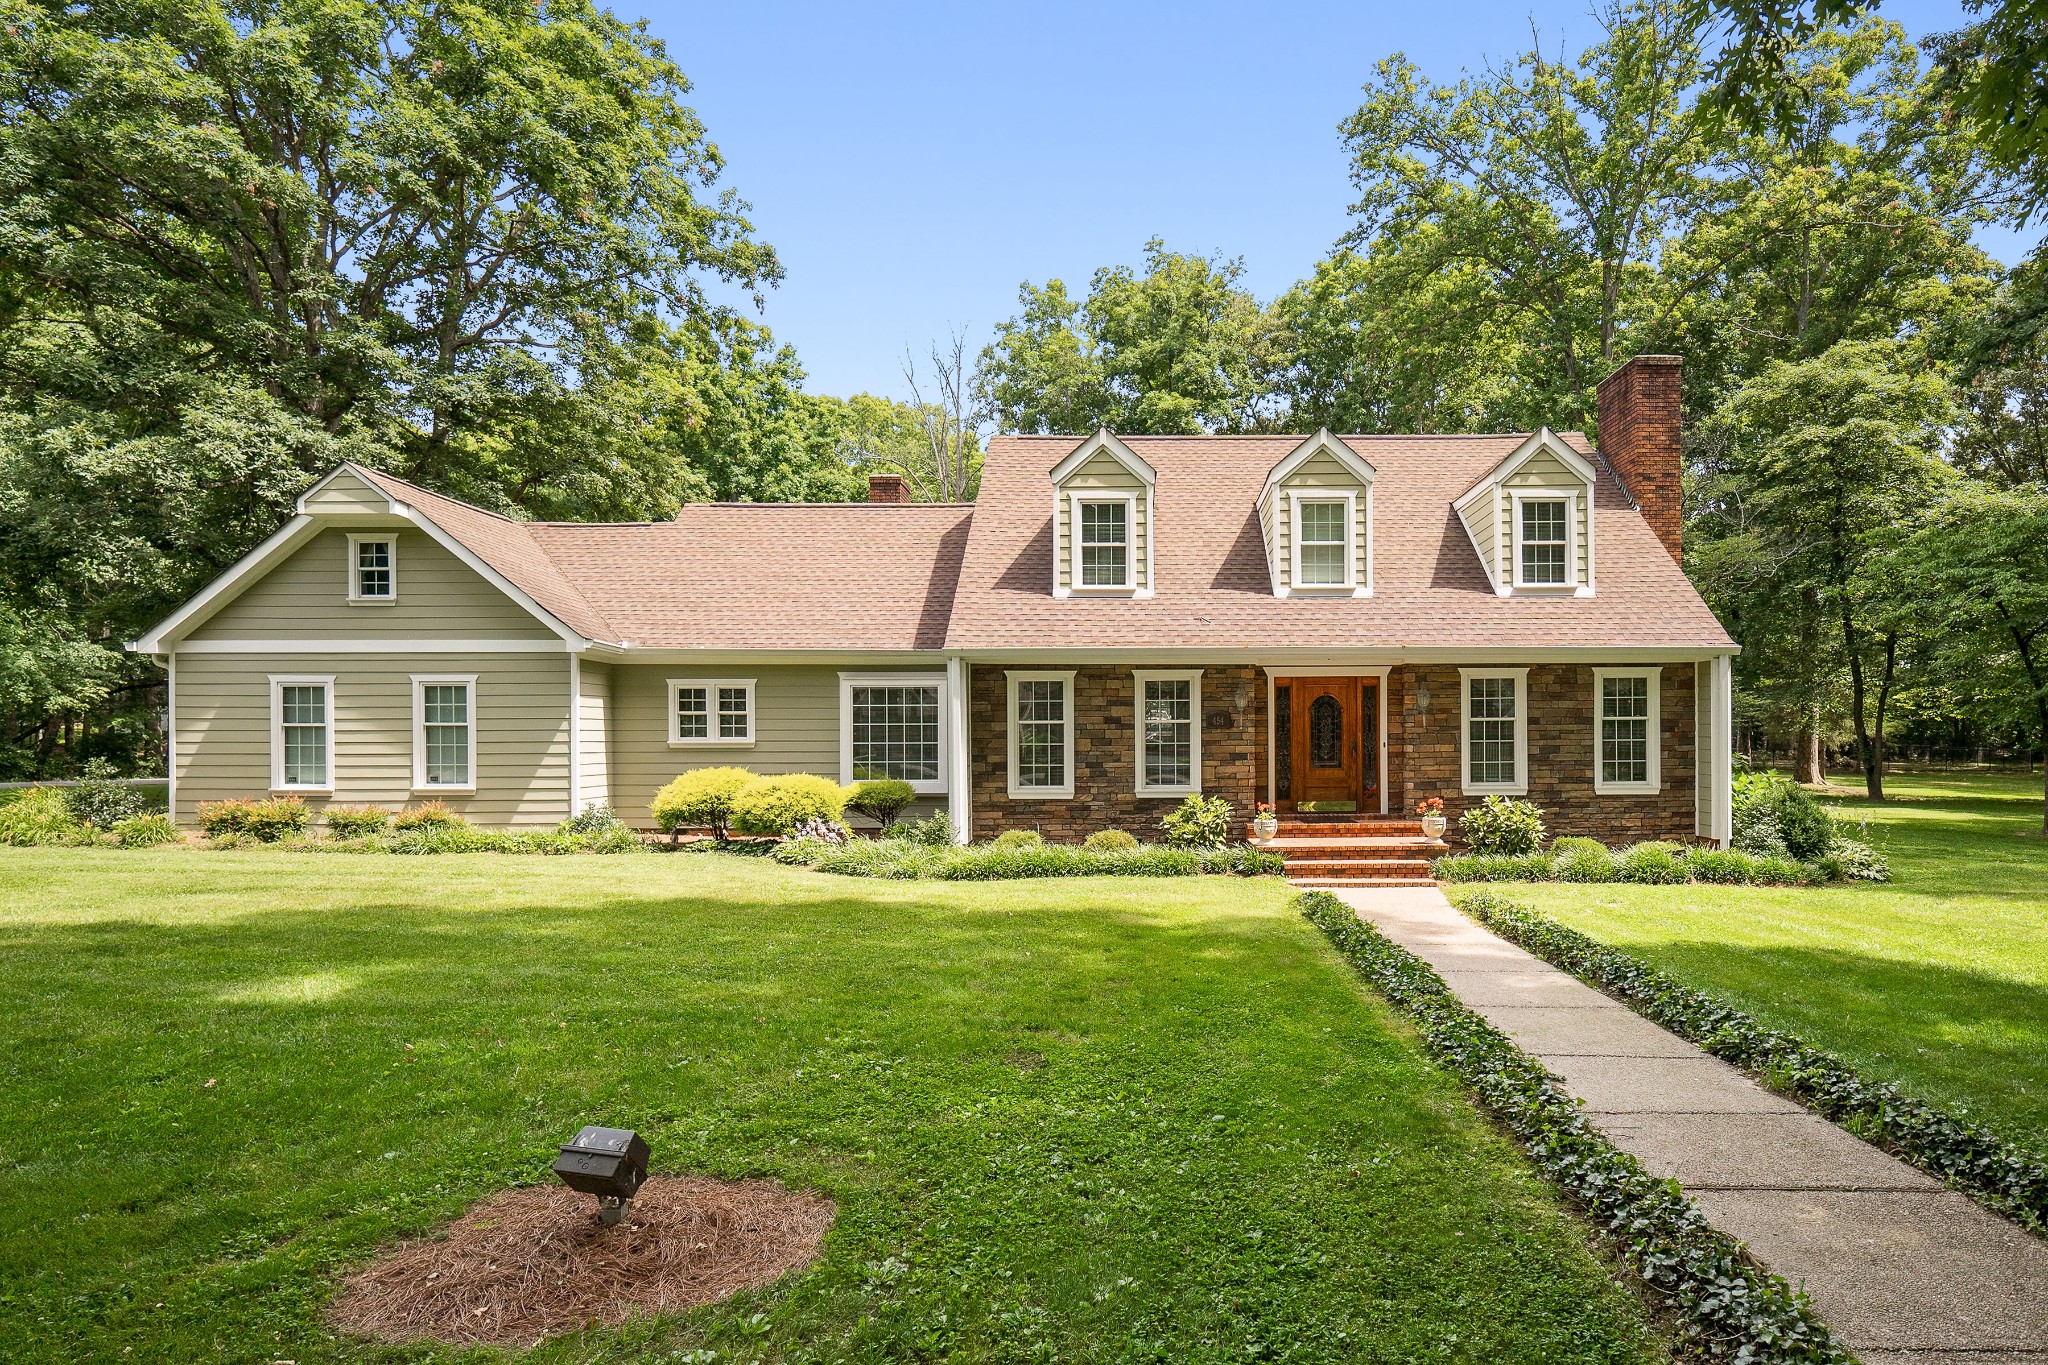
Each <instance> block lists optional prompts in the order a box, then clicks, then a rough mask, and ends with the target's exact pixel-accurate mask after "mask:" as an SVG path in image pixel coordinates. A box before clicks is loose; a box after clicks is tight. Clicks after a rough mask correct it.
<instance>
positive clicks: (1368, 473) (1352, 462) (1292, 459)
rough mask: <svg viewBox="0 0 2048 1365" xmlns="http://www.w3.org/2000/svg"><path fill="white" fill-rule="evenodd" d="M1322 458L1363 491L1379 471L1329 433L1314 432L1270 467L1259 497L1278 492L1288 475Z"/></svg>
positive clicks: (1326, 431)
mask: <svg viewBox="0 0 2048 1365" xmlns="http://www.w3.org/2000/svg"><path fill="white" fill-rule="evenodd" d="M1322 454H1328V455H1330V456H1331V457H1332V458H1334V459H1335V460H1336V461H1337V463H1338V464H1340V465H1343V466H1344V469H1345V472H1346V473H1348V474H1350V475H1351V477H1353V478H1354V479H1357V480H1358V481H1359V482H1360V483H1362V484H1364V485H1365V486H1366V487H1367V488H1370V487H1372V481H1373V480H1374V479H1376V478H1378V477H1379V471H1378V470H1377V469H1374V468H1373V467H1372V463H1371V461H1369V460H1367V459H1366V458H1365V457H1364V456H1363V455H1360V454H1359V453H1358V452H1357V451H1355V450H1353V449H1352V448H1351V447H1350V446H1348V445H1345V444H1344V442H1343V441H1342V440H1340V439H1338V438H1337V437H1335V436H1332V435H1331V434H1330V429H1329V428H1328V427H1324V428H1322V429H1321V430H1319V431H1318V432H1316V434H1315V435H1313V436H1311V437H1309V438H1308V439H1307V440H1306V441H1303V442H1302V443H1301V444H1300V445H1298V446H1296V447H1295V448H1294V449H1293V450H1291V451H1289V452H1288V453H1287V455H1286V457H1285V458H1283V459H1282V460H1281V461H1280V463H1278V464H1276V465H1274V466H1273V468H1272V469H1271V470H1270V471H1268V472H1267V474H1266V484H1265V487H1264V488H1263V489H1261V490H1260V493H1259V496H1260V497H1262V498H1263V497H1264V496H1266V494H1268V493H1270V492H1272V491H1273V490H1274V489H1275V488H1278V487H1279V486H1280V483H1281V481H1282V480H1284V479H1285V478H1287V476H1288V475H1290V474H1292V473H1293V472H1294V471H1295V470H1297V469H1299V468H1301V467H1302V466H1303V465H1305V464H1307V463H1308V462H1309V461H1310V460H1312V459H1314V458H1315V457H1316V456H1318V455H1322Z"/></svg>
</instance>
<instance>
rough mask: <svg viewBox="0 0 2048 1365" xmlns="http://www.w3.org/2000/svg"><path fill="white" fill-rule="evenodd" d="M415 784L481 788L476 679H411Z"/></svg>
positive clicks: (427, 787)
mask: <svg viewBox="0 0 2048 1365" xmlns="http://www.w3.org/2000/svg"><path fill="white" fill-rule="evenodd" d="M412 785H413V787H414V789H415V790H420V791H429V790H431V791H475V790H476V678H475V677H474V676H468V677H415V678H413V680H412Z"/></svg>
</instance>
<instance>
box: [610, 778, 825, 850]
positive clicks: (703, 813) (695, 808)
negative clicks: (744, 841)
mask: <svg viewBox="0 0 2048 1365" xmlns="http://www.w3.org/2000/svg"><path fill="white" fill-rule="evenodd" d="M760 780H761V778H760V776H759V774H756V773H751V772H748V771H747V770H746V769H745V768H699V769H697V770H696V771H695V772H688V773H684V774H683V775H682V776H681V777H678V778H677V779H676V780H675V781H673V782H671V783H669V784H668V785H667V786H666V787H663V788H662V789H661V790H660V791H658V792H656V793H655V794H654V803H653V804H652V805H650V806H649V807H648V811H649V813H650V814H652V815H653V816H654V824H655V827H656V828H657V829H659V830H660V831H661V832H662V833H663V834H674V833H675V832H676V831H677V830H679V829H683V828H685V827H690V828H704V829H709V830H710V831H711V832H712V833H713V834H714V835H716V836H717V837H718V838H720V839H723V838H724V837H725V832H726V830H727V829H728V828H730V827H731V825H732V803H733V798H734V797H736V796H738V795H739V794H740V793H741V792H742V791H744V790H746V789H747V788H748V787H751V786H752V785H753V784H754V783H756V782H759V781H760ZM834 785H837V784H834ZM833 818H834V819H837V818H838V817H837V816H836V815H835V816H834V817H833Z"/></svg>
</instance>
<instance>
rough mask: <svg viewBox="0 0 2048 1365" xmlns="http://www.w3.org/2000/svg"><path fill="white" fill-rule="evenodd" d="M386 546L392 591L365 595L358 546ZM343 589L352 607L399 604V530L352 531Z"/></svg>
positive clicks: (349, 538) (349, 537)
mask: <svg viewBox="0 0 2048 1365" xmlns="http://www.w3.org/2000/svg"><path fill="white" fill-rule="evenodd" d="M378 544H381V545H383V546H385V553H386V555H388V556H389V557H390V560H391V567H390V569H389V570H388V572H389V573H390V575H391V591H390V592H387V593H385V594H383V595H382V596H381V597H365V596H364V595H363V594H362V592H361V588H362V586H363V580H362V574H361V559H360V558H359V550H358V547H359V546H362V545H378ZM343 574H344V582H343V584H342V587H343V590H344V592H345V593H346V596H347V600H348V604H349V605H350V606H352V607H391V606H396V605H398V532H397V531H351V532H349V536H348V558H347V561H346V563H345V565H344V567H343Z"/></svg>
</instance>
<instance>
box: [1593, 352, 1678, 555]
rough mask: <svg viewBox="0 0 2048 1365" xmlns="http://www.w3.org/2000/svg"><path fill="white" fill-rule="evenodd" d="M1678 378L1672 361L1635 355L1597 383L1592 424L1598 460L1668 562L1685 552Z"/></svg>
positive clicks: (1669, 357) (1675, 359)
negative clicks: (1644, 522)
mask: <svg viewBox="0 0 2048 1365" xmlns="http://www.w3.org/2000/svg"><path fill="white" fill-rule="evenodd" d="M1678 374H1679V360H1678V357H1677V356H1675V355H1639V356H1637V357H1636V358H1635V359H1633V360H1631V361H1629V362H1628V364H1626V365H1623V366H1622V367H1621V368H1620V369H1618V370H1616V371H1615V372H1614V373H1613V374H1610V375H1608V376H1607V378H1605V379H1603V380H1601V381H1600V387H1599V389H1598V391H1597V394H1596V398H1595V403H1596V407H1597V410H1596V412H1595V415H1594V421H1595V422H1597V423H1598V424H1599V425H1598V430H1597V432H1596V433H1595V434H1596V435H1597V436H1598V438H1599V448H1600V457H1601V458H1602V459H1604V460H1606V461H1607V464H1608V467H1609V468H1611V469H1612V470H1613V471H1614V472H1615V475H1616V476H1617V477H1618V478H1620V480H1621V486H1622V487H1623V488H1626V489H1627V490H1628V495H1629V496H1630V497H1632V498H1634V499H1635V500H1636V506H1638V507H1640V508H1642V509H1643V516H1644V518H1645V519H1647V520H1648V521H1649V523H1650V529H1651V530H1653V531H1655V532H1656V533H1657V539H1659V540H1661V541H1663V542H1664V548H1665V549H1667V550H1669V551H1671V557H1672V558H1673V559H1678V558H1679V557H1680V555H1681V553H1682V552H1683V550H1684V549H1685V533H1684V529H1683V526H1682V520H1681V515H1680V508H1679V480H1678V470H1679V461H1680V459H1681V458H1682V457H1681V454H1680V451H1679V444H1678Z"/></svg>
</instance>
